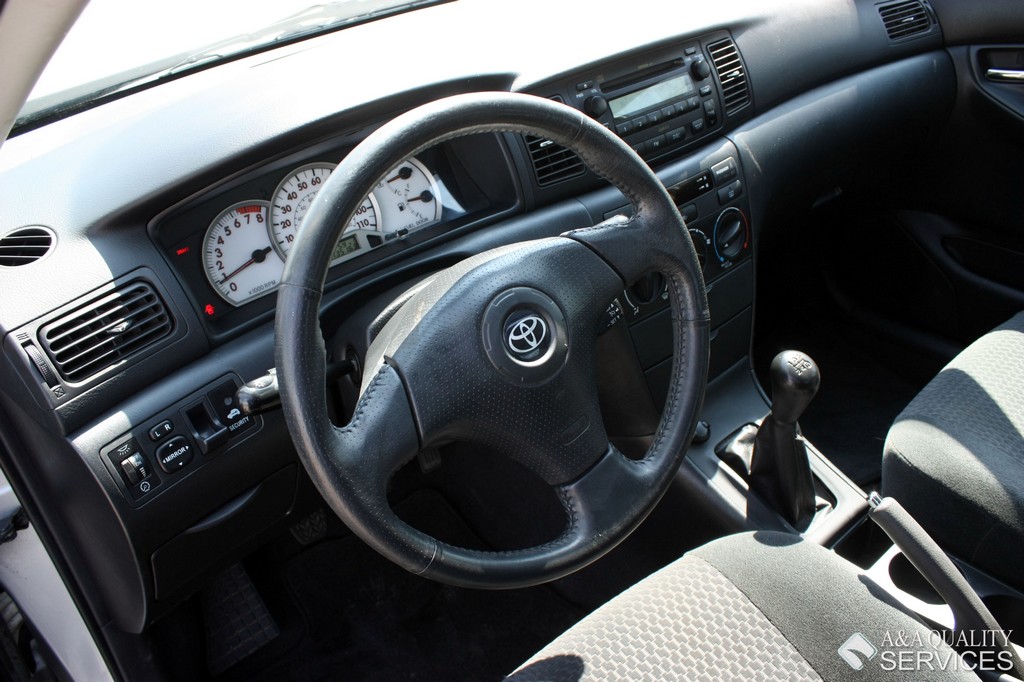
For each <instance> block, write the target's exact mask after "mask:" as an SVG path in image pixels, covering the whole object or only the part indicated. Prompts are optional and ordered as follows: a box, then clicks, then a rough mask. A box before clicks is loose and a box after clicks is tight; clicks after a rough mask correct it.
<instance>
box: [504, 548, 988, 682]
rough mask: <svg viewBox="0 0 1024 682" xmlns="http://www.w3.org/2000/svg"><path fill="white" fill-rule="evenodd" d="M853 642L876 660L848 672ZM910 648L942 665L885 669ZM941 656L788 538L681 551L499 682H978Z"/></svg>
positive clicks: (906, 620) (924, 632) (870, 591)
mask: <svg viewBox="0 0 1024 682" xmlns="http://www.w3.org/2000/svg"><path fill="white" fill-rule="evenodd" d="M856 633H860V635H861V636H862V637H863V638H864V640H866V641H867V642H869V643H870V646H872V647H873V648H875V649H876V650H877V651H876V654H875V655H874V656H872V657H870V658H868V657H867V656H865V657H862V658H861V657H859V658H858V660H860V661H861V669H859V670H855V669H854V667H851V665H850V664H848V663H847V662H846V661H845V660H844V659H843V658H842V657H841V656H840V655H839V649H840V648H841V647H842V646H843V645H844V644H847V643H848V642H849V641H850V640H851V638H852V637H854V636H855V635H856ZM915 634H916V635H918V641H919V642H921V643H923V646H917V645H915V644H907V645H906V646H903V647H899V646H896V641H897V639H896V638H897V636H898V635H902V636H903V639H902V640H899V641H902V642H905V643H906V642H911V641H913V640H914V635H915ZM933 645H937V647H938V648H932V646H933ZM915 647H916V648H917V649H918V650H923V649H928V650H930V651H934V652H935V653H936V655H937V656H941V657H943V658H942V659H941V660H945V661H946V665H945V669H944V670H939V669H931V670H918V671H916V672H915V671H909V670H906V669H905V668H906V667H907V666H905V665H902V664H898V663H895V661H897V660H898V658H897V657H898V653H895V652H897V651H898V650H902V649H907V650H910V649H914V648H915ZM887 652H888V653H887ZM950 654H952V651H951V650H950V649H949V648H948V647H946V646H945V645H944V644H942V643H941V641H939V640H936V639H935V638H934V637H933V636H932V634H931V632H930V631H929V630H928V629H927V628H925V626H924V625H922V624H921V623H920V622H918V621H917V620H916V619H915V618H914V617H912V616H911V615H909V614H908V613H905V612H904V611H902V610H900V608H899V607H898V606H896V605H895V603H894V602H893V601H892V600H891V598H890V597H889V596H888V595H887V594H886V593H884V592H883V591H882V590H881V588H879V587H878V586H876V585H875V584H874V583H873V582H871V581H870V580H869V579H867V578H866V577H864V576H863V575H861V574H860V573H859V572H858V571H857V569H856V567H854V566H853V565H852V564H850V563H848V562H846V561H845V560H843V559H841V558H839V557H837V556H836V555H835V554H834V553H832V552H829V551H828V550H825V549H823V548H822V547H820V546H818V545H815V544H813V543H809V542H804V541H802V540H800V538H798V537H797V536H794V535H787V534H783V533H765V532H760V533H745V534H740V535H733V536H729V537H726V538H723V539H721V540H717V541H715V542H712V543H709V544H707V545H705V546H703V547H701V548H699V549H697V550H695V551H693V552H690V553H689V554H687V555H686V556H685V557H683V558H682V559H680V560H678V561H676V562H675V563H673V564H671V565H669V566H668V567H666V568H664V569H662V570H661V571H659V572H657V573H655V574H654V575H652V576H650V577H648V578H646V579H645V580H643V581H641V582H640V583H638V584H637V585H635V586H633V587H632V588H630V589H629V590H627V591H625V592H623V593H622V594H621V595H619V596H618V597H616V598H615V599H613V600H611V601H610V602H608V603H607V604H605V605H604V606H602V607H601V608H599V609H598V610H597V611H595V612H594V613H592V614H591V615H590V616H588V617H587V618H585V619H583V620H582V621H580V622H579V623H578V624H577V625H575V626H574V627H573V628H571V629H570V630H569V631H568V632H566V633H565V634H563V635H562V636H561V637H559V638H558V639H556V640H555V641H554V642H552V643H551V644H550V645H549V646H547V647H546V648H545V649H543V650H542V651H541V652H540V653H538V654H537V655H536V656H534V657H533V658H532V659H530V661H528V662H527V663H526V664H524V665H523V666H522V667H521V668H520V669H519V670H517V671H516V672H515V673H514V674H512V675H511V676H510V677H509V678H507V679H508V680H510V681H512V682H540V681H541V680H544V681H548V682H569V681H572V682H577V681H579V680H594V681H598V680H599V681H601V682H606V681H611V680H708V681H711V680H715V681H718V680H859V681H861V682H863V681H864V680H907V679H927V680H954V679H958V680H963V679H970V680H975V679H977V678H976V677H975V676H974V675H973V674H971V673H969V672H967V671H966V668H964V667H962V666H961V667H957V666H954V665H951V664H950V663H949V661H950V660H951V659H950V658H949V656H950ZM926 657H927V655H926ZM915 660H916V659H915ZM958 660H959V659H958ZM887 661H888V662H889V663H887ZM887 667H889V668H891V669H889V670H887V669H886V668H887ZM936 667H942V666H936ZM901 668H903V669H901Z"/></svg>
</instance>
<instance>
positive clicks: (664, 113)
mask: <svg viewBox="0 0 1024 682" xmlns="http://www.w3.org/2000/svg"><path fill="white" fill-rule="evenodd" d="M675 115H676V108H675V107H664V108H663V109H662V110H661V117H662V118H663V119H664V118H672V117H673V116H675Z"/></svg>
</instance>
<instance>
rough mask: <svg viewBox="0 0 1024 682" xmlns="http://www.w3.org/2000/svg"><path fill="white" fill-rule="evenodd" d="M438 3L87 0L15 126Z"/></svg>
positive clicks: (416, 0) (390, 0)
mask: <svg viewBox="0 0 1024 682" xmlns="http://www.w3.org/2000/svg"><path fill="white" fill-rule="evenodd" d="M438 1H440V0H336V1H335V2H322V3H319V4H313V5H311V4H310V0H177V1H176V2H173V3H150V2H139V1H138V0H91V2H89V4H88V5H87V6H86V8H85V10H84V11H83V12H82V15H81V16H80V17H79V19H78V21H77V22H75V24H74V26H72V28H71V31H70V32H68V35H67V36H66V37H65V39H64V41H63V42H62V43H61V45H60V47H59V48H58V50H57V52H56V54H54V56H53V59H51V60H50V63H49V64H48V65H47V67H46V69H45V70H44V71H43V74H42V76H41V77H40V78H39V80H38V82H37V83H36V85H35V87H34V89H33V90H32V94H31V95H30V96H29V99H28V101H27V102H26V104H25V106H24V107H23V108H22V110H21V113H20V114H19V115H18V120H17V122H16V123H15V128H18V127H19V126H25V125H27V124H30V123H34V122H38V121H40V120H43V119H45V120H49V119H51V118H57V117H60V116H62V115H66V114H70V113H74V112H76V111H79V110H81V109H82V108H85V107H87V106H89V105H90V104H94V103H96V102H97V101H98V100H102V99H104V98H107V97H110V96H117V95H120V94H124V93H125V92H126V91H130V90H132V89H134V88H136V87H142V86H145V85H148V84H152V83H154V82H158V81H159V80H161V79H164V78H170V77H175V76H178V75H180V74H182V73H186V72H188V71H189V70H191V69H195V68H201V67H204V66H209V65H211V64H214V63H216V62H218V61H223V60H225V59H230V58H235V57H239V56H242V55H245V54H249V53H251V52H256V51H259V50H261V49H267V48H269V47H275V46H277V45H280V44H283V43H286V42H289V41H292V40H295V39H298V38H301V37H306V36H308V35H313V34H316V33H321V32H324V31H329V30H332V29H336V28H340V27H343V26H347V25H350V24H353V23H357V22H361V21H366V20H370V19H374V18H377V17H380V16H383V15H387V14H390V13H393V12H395V11H401V10H403V9H407V8H411V7H415V6H420V5H424V4H434V2H438Z"/></svg>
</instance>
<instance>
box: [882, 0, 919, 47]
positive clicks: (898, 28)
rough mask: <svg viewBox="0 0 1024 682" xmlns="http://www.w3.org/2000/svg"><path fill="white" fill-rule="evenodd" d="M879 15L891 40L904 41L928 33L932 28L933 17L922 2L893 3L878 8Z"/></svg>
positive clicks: (915, 0) (910, 0)
mask: <svg viewBox="0 0 1024 682" xmlns="http://www.w3.org/2000/svg"><path fill="white" fill-rule="evenodd" d="M878 14H879V15H880V16H881V17H882V23H883V24H885V32H886V33H887V34H888V35H889V40H894V41H895V40H902V39H904V38H912V37H913V36H916V35H920V34H922V33H927V32H928V31H929V30H930V29H931V27H932V17H931V14H929V13H928V9H927V8H926V7H925V6H924V3H922V2H920V0H908V1H907V2H893V3H889V4H887V5H880V6H879V7H878Z"/></svg>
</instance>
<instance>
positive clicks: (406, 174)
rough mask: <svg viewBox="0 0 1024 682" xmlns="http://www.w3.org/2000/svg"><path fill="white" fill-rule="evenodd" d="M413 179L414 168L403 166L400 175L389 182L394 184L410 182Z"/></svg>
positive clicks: (389, 179)
mask: <svg viewBox="0 0 1024 682" xmlns="http://www.w3.org/2000/svg"><path fill="white" fill-rule="evenodd" d="M411 177H412V168H409V167H408V166H402V168H400V169H399V171H398V174H397V175H396V176H395V177H393V178H388V182H394V181H395V180H408V179H409V178H411Z"/></svg>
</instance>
